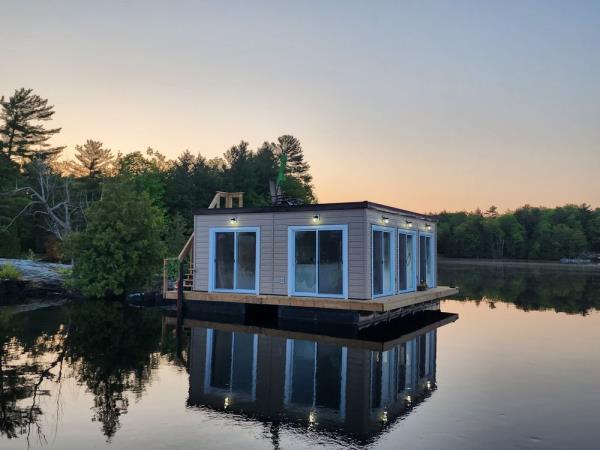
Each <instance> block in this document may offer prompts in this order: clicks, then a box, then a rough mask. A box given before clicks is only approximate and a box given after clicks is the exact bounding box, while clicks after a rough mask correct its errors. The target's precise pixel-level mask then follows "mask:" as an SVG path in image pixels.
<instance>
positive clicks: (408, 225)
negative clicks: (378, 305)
mask: <svg viewBox="0 0 600 450" xmlns="http://www.w3.org/2000/svg"><path fill="white" fill-rule="evenodd" d="M406 226H407V227H408V228H412V226H413V223H412V222H411V221H410V220H407V221H406Z"/></svg>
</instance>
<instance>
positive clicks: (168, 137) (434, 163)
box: [0, 1, 600, 211]
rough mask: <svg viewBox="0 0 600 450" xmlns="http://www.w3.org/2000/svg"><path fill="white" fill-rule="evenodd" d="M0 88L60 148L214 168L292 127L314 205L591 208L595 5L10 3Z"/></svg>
mask: <svg viewBox="0 0 600 450" xmlns="http://www.w3.org/2000/svg"><path fill="white" fill-rule="evenodd" d="M0 16H1V23H2V25H1V26H0V46H1V47H0V48H1V50H2V62H3V64H2V70H0V95H2V94H4V95H10V93H12V91H13V90H14V89H15V88H18V87H22V86H24V87H31V88H33V89H34V90H35V91H36V92H37V93H39V94H40V95H42V96H44V97H47V98H49V99H50V102H51V103H53V104H54V105H55V107H56V111H57V112H56V116H55V117H56V120H55V122H56V124H57V125H60V126H62V127H63V132H62V133H61V135H60V136H59V137H57V138H56V139H55V142H56V143H60V144H66V145H68V146H69V147H70V151H71V152H72V148H73V147H74V145H76V144H79V143H82V142H83V141H85V139H88V138H93V139H99V140H102V141H104V142H105V144H106V145H107V146H109V147H110V148H112V149H114V150H121V151H123V152H127V151H132V150H142V149H145V148H146V147H147V146H152V147H154V148H156V149H159V150H160V151H162V152H164V153H166V154H167V155H169V156H172V157H175V156H176V155H178V154H179V153H181V151H183V150H184V149H190V150H191V151H194V152H198V151H200V152H202V154H204V155H205V156H207V157H213V156H216V155H220V154H222V153H223V151H224V150H226V149H227V148H228V147H229V146H230V145H232V144H236V143H237V142H239V141H240V139H245V140H248V141H249V142H250V143H251V144H252V145H253V146H257V145H259V144H260V143H261V142H262V141H263V140H274V139H275V138H276V137H277V136H278V135H281V134H284V133H291V134H294V135H296V136H297V137H298V138H300V139H301V141H302V142H303V145H304V148H305V153H306V156H307V158H308V160H309V162H310V163H311V165H312V168H313V172H314V175H315V185H316V187H317V194H318V196H319V200H321V201H342V200H363V199H369V200H373V201H380V202H383V203H389V204H392V205H396V206H400V207H405V208H409V209H416V210H421V211H434V210H440V209H443V208H447V209H463V208H466V209H473V208H476V207H482V208H485V207H487V206H489V205H491V204H496V205H498V206H499V207H500V208H501V209H505V208H514V207H516V206H519V205H521V204H524V203H532V204H543V205H548V206H553V205H557V204H563V203H566V202H575V203H581V202H588V203H592V204H593V205H594V206H600V176H599V172H600V2H583V1H574V2H568V1H563V2H552V1H518V2H506V1H502V2H495V3H492V2H483V1H473V2H457V1H453V2H425V1H397V2H366V1H364V2H347V1H339V2H334V1H324V2H281V1H279V2H225V1H222V2H165V1H161V2H149V1H144V2H142V1H140V2H108V1H106V2H94V3H92V2H84V1H80V2H64V1H63V2H60V1H55V2H47V1H3V3H2V6H1V7H0Z"/></svg>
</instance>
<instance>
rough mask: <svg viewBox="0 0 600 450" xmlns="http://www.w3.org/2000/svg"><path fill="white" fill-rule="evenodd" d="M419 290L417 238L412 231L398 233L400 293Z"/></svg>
mask: <svg viewBox="0 0 600 450" xmlns="http://www.w3.org/2000/svg"><path fill="white" fill-rule="evenodd" d="M416 288H417V237H416V233H415V232H412V231H404V230H399V231H398V292H412V291H414V290H416Z"/></svg>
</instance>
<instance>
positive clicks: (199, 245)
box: [194, 209, 435, 299]
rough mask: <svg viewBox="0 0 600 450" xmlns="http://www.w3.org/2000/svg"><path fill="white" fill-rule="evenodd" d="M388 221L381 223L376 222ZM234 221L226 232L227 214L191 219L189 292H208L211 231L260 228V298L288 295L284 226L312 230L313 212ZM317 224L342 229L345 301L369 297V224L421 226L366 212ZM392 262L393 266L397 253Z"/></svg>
mask: <svg viewBox="0 0 600 450" xmlns="http://www.w3.org/2000/svg"><path fill="white" fill-rule="evenodd" d="M383 216H385V217H388V219H389V222H388V224H384V223H383V220H382V217H383ZM235 217H236V218H237V220H238V222H237V225H236V226H235V227H231V224H230V223H229V219H230V218H231V217H230V216H229V215H227V214H223V215H221V214H217V215H200V216H196V217H195V222H194V230H195V233H196V234H195V236H196V240H195V247H194V249H195V253H194V255H195V276H194V289H195V290H198V291H207V290H208V266H209V261H208V248H209V230H210V228H216V227H225V228H227V227H231V228H232V229H235V228H237V227H259V228H260V233H261V236H260V277H259V279H260V283H259V292H260V293H261V294H274V295H287V294H288V228H289V227H290V226H306V225H314V223H313V221H312V217H313V213H312V212H310V211H303V212H277V213H248V214H239V213H238V214H236V215H235ZM319 217H320V221H319V224H320V225H347V226H348V276H349V280H348V297H349V298H351V299H369V298H371V229H372V225H381V226H388V227H391V228H403V227H405V225H406V220H410V221H411V222H412V223H413V228H412V229H413V230H419V229H423V228H424V227H425V224H426V223H429V224H430V225H431V226H432V229H431V231H432V232H434V233H435V223H433V222H426V221H424V220H418V219H415V218H412V217H409V216H404V215H402V214H391V213H387V212H385V213H382V212H380V211H377V210H372V209H356V210H339V211H320V212H319ZM394 257H395V258H396V267H397V266H398V265H397V263H398V261H397V257H398V255H397V252H395V255H394Z"/></svg>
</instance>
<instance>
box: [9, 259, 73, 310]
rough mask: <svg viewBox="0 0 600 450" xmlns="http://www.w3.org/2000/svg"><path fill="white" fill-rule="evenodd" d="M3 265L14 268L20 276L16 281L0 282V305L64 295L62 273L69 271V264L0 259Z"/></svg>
mask: <svg viewBox="0 0 600 450" xmlns="http://www.w3.org/2000/svg"><path fill="white" fill-rule="evenodd" d="M4 264H10V265H12V266H14V267H15V268H16V269H17V270H18V271H19V272H20V274H21V276H20V277H19V279H18V280H0V305H8V304H14V303H18V302H21V301H24V300H25V301H27V300H39V299H46V298H56V297H57V296H58V295H62V294H64V293H65V289H64V278H65V277H64V274H63V273H62V272H63V271H64V270H69V269H71V266H70V265H69V264H54V263H46V262H39V261H30V260H25V259H4V258H0V266H3V265H4Z"/></svg>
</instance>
